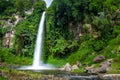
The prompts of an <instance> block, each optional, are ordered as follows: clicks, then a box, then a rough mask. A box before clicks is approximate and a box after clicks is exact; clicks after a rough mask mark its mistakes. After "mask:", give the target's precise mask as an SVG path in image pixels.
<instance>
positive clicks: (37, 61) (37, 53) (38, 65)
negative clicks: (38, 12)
mask: <svg viewBox="0 0 120 80" xmlns="http://www.w3.org/2000/svg"><path fill="white" fill-rule="evenodd" d="M44 1H45V2H46V6H47V8H48V7H49V6H50V4H51V3H52V0H44ZM44 20H45V11H44V12H43V13H42V17H41V20H40V23H39V28H38V34H37V36H36V37H37V39H36V44H35V50H34V57H33V64H32V65H31V66H23V67H21V68H18V69H19V70H51V69H55V68H53V67H52V66H51V65H48V64H43V63H42V60H41V56H42V36H43V31H44Z"/></svg>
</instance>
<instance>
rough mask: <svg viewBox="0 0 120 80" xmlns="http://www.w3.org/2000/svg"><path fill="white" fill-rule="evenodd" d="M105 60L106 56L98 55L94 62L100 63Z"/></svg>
mask: <svg viewBox="0 0 120 80" xmlns="http://www.w3.org/2000/svg"><path fill="white" fill-rule="evenodd" d="M104 60H105V57H104V56H102V55H101V56H96V57H95V58H94V59H93V62H94V63H98V62H102V61H104Z"/></svg>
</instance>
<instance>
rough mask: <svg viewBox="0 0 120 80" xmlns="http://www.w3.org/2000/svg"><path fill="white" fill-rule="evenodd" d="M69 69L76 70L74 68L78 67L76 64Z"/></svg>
mask: <svg viewBox="0 0 120 80" xmlns="http://www.w3.org/2000/svg"><path fill="white" fill-rule="evenodd" d="M71 69H72V70H76V69H79V67H78V66H77V65H73V66H72V68H71Z"/></svg>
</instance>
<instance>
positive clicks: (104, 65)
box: [100, 59, 112, 71]
mask: <svg viewBox="0 0 120 80" xmlns="http://www.w3.org/2000/svg"><path fill="white" fill-rule="evenodd" d="M111 62H112V59H108V60H107V61H104V62H101V63H100V67H102V68H104V69H105V70H106V71H109V70H111Z"/></svg>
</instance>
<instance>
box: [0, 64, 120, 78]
mask: <svg viewBox="0 0 120 80" xmlns="http://www.w3.org/2000/svg"><path fill="white" fill-rule="evenodd" d="M17 67H19V65H14V64H5V63H1V65H0V80H8V79H9V80H79V79H84V80H91V79H92V80H119V79H120V74H98V75H93V74H83V73H82V74H81V73H72V72H65V71H51V72H50V71H46V72H45V71H28V70H26V71H22V70H16V69H15V68H17Z"/></svg>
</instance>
